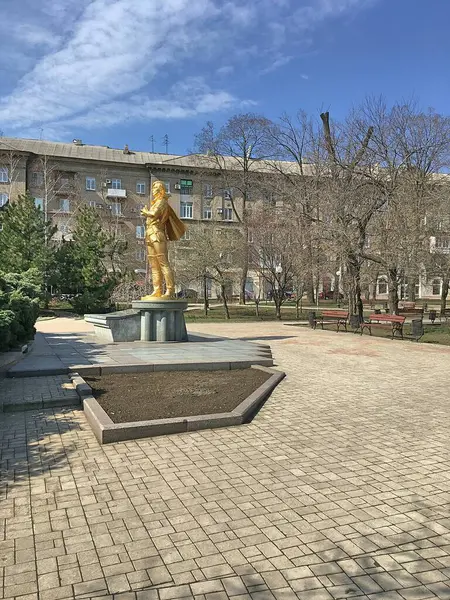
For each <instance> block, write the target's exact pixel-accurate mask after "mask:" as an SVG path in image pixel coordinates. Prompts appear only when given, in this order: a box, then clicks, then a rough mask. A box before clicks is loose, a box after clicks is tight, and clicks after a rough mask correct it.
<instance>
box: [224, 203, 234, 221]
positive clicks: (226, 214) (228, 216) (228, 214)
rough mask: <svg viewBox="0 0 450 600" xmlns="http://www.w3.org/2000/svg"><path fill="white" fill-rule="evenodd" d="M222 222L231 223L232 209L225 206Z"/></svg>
mask: <svg viewBox="0 0 450 600" xmlns="http://www.w3.org/2000/svg"><path fill="white" fill-rule="evenodd" d="M223 220H224V221H232V220H233V209H232V208H231V206H226V207H225V208H224V209H223Z"/></svg>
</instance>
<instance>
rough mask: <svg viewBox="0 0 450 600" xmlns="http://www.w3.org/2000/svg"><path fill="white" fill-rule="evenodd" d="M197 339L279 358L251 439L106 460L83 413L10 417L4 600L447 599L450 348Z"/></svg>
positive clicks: (6, 420)
mask: <svg viewBox="0 0 450 600" xmlns="http://www.w3.org/2000/svg"><path fill="white" fill-rule="evenodd" d="M195 329H196V330H198V331H201V330H203V331H208V332H210V333H217V334H219V335H224V334H228V335H230V336H232V337H241V338H245V339H247V340H254V339H258V340H262V341H265V342H266V343H270V344H271V346H272V349H273V352H274V358H275V361H276V362H277V363H278V364H279V365H280V366H281V367H282V368H283V369H284V370H285V371H286V372H287V374H288V377H287V379H286V380H284V381H283V382H282V384H281V385H280V386H279V387H278V388H277V390H276V391H275V392H274V394H273V395H272V397H271V398H270V399H269V401H268V402H267V403H266V404H265V406H264V407H263V409H262V410H261V411H260V413H259V414H258V415H257V417H256V418H255V419H254V421H253V422H252V423H251V424H249V425H246V426H241V427H235V428H229V429H222V430H213V431H203V432H195V433H189V434H181V435H175V436H169V437H162V438H154V439H148V440H139V441H136V442H125V443H121V444H115V445H111V446H104V447H100V446H99V445H98V444H97V442H96V440H95V438H94V436H93V434H92V433H91V431H90V429H89V427H88V425H87V423H86V421H85V419H84V416H83V413H82V411H71V410H67V409H65V410H61V411H59V412H56V411H53V410H41V411H30V412H25V413H21V414H17V415H8V414H5V415H3V416H2V420H1V424H0V438H1V457H0V461H1V462H0V476H1V479H0V495H1V502H0V565H1V566H0V569H1V572H0V576H1V577H2V579H0V584H1V582H3V588H2V589H3V595H4V598H7V599H11V598H16V599H18V598H20V599H21V600H25V599H26V600H52V599H60V600H61V599H72V598H91V599H93V598H103V599H106V598H109V599H112V598H119V599H120V600H130V599H132V598H133V599H139V600H144V599H152V600H171V599H176V598H188V597H195V598H198V600H222V599H226V598H228V597H232V598H234V599H235V600H244V599H250V598H252V599H253V600H272V599H273V598H276V599H277V600H290V599H291V598H292V599H295V598H299V599H300V600H304V599H305V600H325V599H326V600H331V599H333V598H336V599H338V598H346V597H358V598H366V599H367V598H369V599H370V600H402V599H403V600H413V599H422V600H425V599H426V598H442V599H444V598H450V587H449V585H448V582H449V581H450V558H449V557H450V494H449V492H450V444H449V439H450V438H449V434H450V422H449V417H448V415H449V402H450V401H449V397H448V390H449V384H450V371H449V368H448V365H449V361H450V348H444V347H433V346H426V345H419V344H415V343H412V342H400V341H394V342H392V341H390V340H381V339H371V338H369V337H364V338H361V337H359V336H355V335H352V334H347V335H346V334H339V335H338V334H336V333H334V332H326V331H325V332H322V331H315V332H313V331H310V330H308V329H298V328H294V327H287V326H283V325H278V324H264V323H262V324H240V325H236V324H232V325H231V324H224V325H222V324H215V325H211V326H209V327H206V326H204V325H196V326H195ZM0 597H1V594H0Z"/></svg>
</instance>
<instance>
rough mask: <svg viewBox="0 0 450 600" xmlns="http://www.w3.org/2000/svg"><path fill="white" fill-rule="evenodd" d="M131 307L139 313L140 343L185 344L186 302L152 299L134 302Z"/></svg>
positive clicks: (186, 337)
mask: <svg viewBox="0 0 450 600" xmlns="http://www.w3.org/2000/svg"><path fill="white" fill-rule="evenodd" d="M131 306H132V307H133V309H136V310H139V311H140V316H141V337H140V339H141V341H143V342H187V340H188V336H187V331H186V323H185V320H184V311H185V310H186V309H187V307H188V303H187V302H186V300H175V299H168V300H165V299H161V298H152V299H151V300H135V301H134V302H132V303H131Z"/></svg>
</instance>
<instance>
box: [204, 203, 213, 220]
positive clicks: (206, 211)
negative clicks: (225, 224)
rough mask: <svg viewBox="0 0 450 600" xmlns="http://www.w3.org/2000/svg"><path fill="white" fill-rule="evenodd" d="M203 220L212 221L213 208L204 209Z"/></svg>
mask: <svg viewBox="0 0 450 600" xmlns="http://www.w3.org/2000/svg"><path fill="white" fill-rule="evenodd" d="M203 218H204V219H207V220H209V219H212V208H211V206H204V207H203Z"/></svg>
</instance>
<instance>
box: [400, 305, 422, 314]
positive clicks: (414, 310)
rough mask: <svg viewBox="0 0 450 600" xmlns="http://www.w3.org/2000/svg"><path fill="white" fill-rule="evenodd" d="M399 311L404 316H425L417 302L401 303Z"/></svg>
mask: <svg viewBox="0 0 450 600" xmlns="http://www.w3.org/2000/svg"><path fill="white" fill-rule="evenodd" d="M398 310H399V312H400V313H401V314H402V315H423V308H419V307H418V306H416V303H415V302H402V303H399V306H398Z"/></svg>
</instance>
